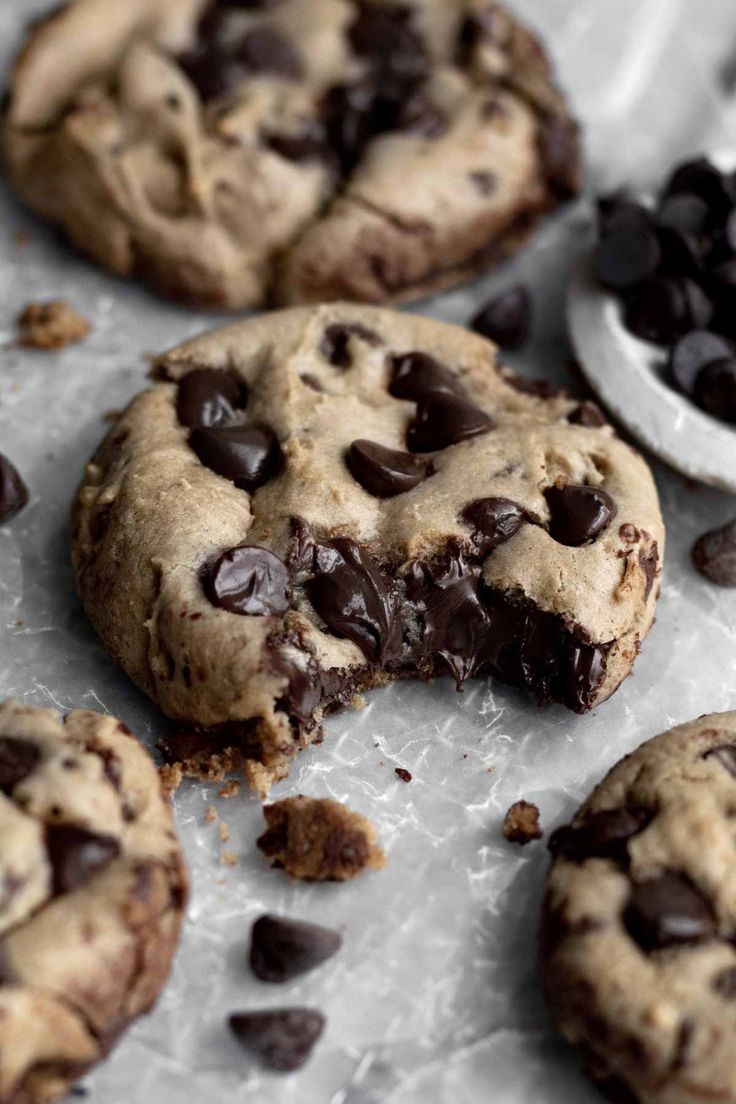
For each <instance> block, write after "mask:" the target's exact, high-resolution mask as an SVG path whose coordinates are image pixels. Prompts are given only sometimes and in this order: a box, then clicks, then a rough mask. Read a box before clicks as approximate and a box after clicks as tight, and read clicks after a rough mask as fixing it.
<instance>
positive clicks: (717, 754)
mask: <svg viewBox="0 0 736 1104" xmlns="http://www.w3.org/2000/svg"><path fill="white" fill-rule="evenodd" d="M703 758H704V759H717V760H718V762H719V763H720V764H721V766H722V767H724V768H725V770H727V771H728V773H729V774H732V775H733V776H734V778H736V746H734V745H733V744H724V745H723V746H722V747H716V748H711V749H710V751H706V753H705V755H704V756H703Z"/></svg>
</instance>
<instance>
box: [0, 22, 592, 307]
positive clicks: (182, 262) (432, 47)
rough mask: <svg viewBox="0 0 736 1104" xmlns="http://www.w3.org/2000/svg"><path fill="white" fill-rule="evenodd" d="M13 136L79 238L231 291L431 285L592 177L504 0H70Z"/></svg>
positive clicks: (6, 131) (43, 192) (375, 291)
mask: <svg viewBox="0 0 736 1104" xmlns="http://www.w3.org/2000/svg"><path fill="white" fill-rule="evenodd" d="M111 9H114V15H111ZM2 143H3V147H4V153H5V163H6V166H7V171H8V173H9V176H10V179H11V181H12V183H13V185H14V187H15V188H16V190H17V191H18V192H19V194H20V195H21V196H22V197H23V199H24V200H25V201H26V202H27V203H28V204H29V205H30V206H31V207H33V208H34V209H35V210H37V211H38V212H39V213H40V214H42V215H43V216H44V217H45V218H48V219H50V220H51V221H53V222H55V223H57V224H59V225H60V226H62V227H63V228H64V229H65V230H66V232H67V234H68V235H69V237H70V238H71V240H72V241H73V242H74V244H75V245H76V246H77V247H78V248H80V249H82V250H83V251H84V252H86V253H87V254H89V255H90V256H92V257H93V258H94V259H95V260H96V261H97V262H99V263H100V264H102V265H104V266H105V267H106V268H109V269H111V270H112V271H113V272H116V273H119V274H121V275H130V276H137V277H138V276H139V277H141V278H143V279H146V280H147V281H149V282H150V283H152V284H154V285H155V286H156V287H158V288H159V289H161V290H162V291H163V292H164V293H165V294H167V295H170V296H173V297H174V298H177V299H182V300H186V301H190V302H194V303H199V304H205V305H216V306H221V307H235V308H237V307H242V306H246V305H257V304H261V303H263V302H265V301H269V300H270V301H278V302H284V303H285V302H294V303H295V302H317V301H323V300H326V299H339V298H348V299H360V300H367V301H371V302H385V301H388V300H395V299H399V298H401V299H405V298H411V297H416V296H418V295H420V294H422V293H423V292H426V291H427V290H429V289H434V288H439V287H446V286H449V285H451V284H453V283H456V282H458V281H459V280H461V279H463V278H465V277H466V276H468V275H470V274H472V273H474V272H477V271H480V270H484V269H487V268H490V267H492V266H493V265H495V264H497V263H499V262H500V261H501V260H503V258H504V257H505V256H508V255H509V254H510V253H513V252H514V251H515V250H516V249H517V248H518V247H519V246H520V245H521V244H523V242H524V241H525V239H526V237H527V236H528V235H529V233H530V231H531V230H532V229H533V227H534V226H535V225H536V223H537V222H538V221H539V219H540V218H542V217H544V216H545V215H546V214H548V213H549V212H550V211H552V210H554V209H555V208H556V207H558V206H559V204H560V203H561V202H563V201H564V200H565V199H567V198H569V197H570V196H571V195H572V194H574V193H575V192H576V191H577V190H578V188H579V153H578V144H577V134H576V128H575V125H574V124H573V122H572V121H571V119H570V117H569V114H568V111H567V107H566V104H565V102H564V100H563V98H562V96H561V95H560V93H559V91H558V90H557V88H556V86H555V83H554V79H553V76H552V74H551V72H550V69H549V66H548V64H547V60H546V57H545V54H544V51H543V49H542V47H541V46H540V44H539V42H538V41H537V40H536V38H535V37H534V36H533V35H532V34H531V33H530V32H529V31H527V30H526V29H525V28H524V27H522V26H521V25H520V24H518V23H517V22H516V21H515V20H514V19H513V18H512V17H511V16H510V15H509V13H508V12H507V11H506V10H505V8H503V7H502V6H501V5H500V4H496V3H491V2H489V0H411V2H403V0H271V2H264V0H260V2H256V0H249V2H246V3H244V2H243V0H124V2H121V3H116V4H112V5H111V4H110V0H72V2H70V3H67V4H65V5H62V6H61V8H58V9H56V10H54V12H53V14H51V15H50V16H49V17H48V18H47V19H45V20H41V21H39V22H38V23H36V24H35V25H34V27H33V29H32V31H31V32H30V35H29V38H28V41H27V42H26V45H25V48H24V50H23V51H22V53H21V54H20V56H19V58H18V61H17V63H16V66H15V69H14V72H13V74H12V78H11V82H10V89H9V96H8V100H7V107H6V110H5V113H4V119H3V123H2Z"/></svg>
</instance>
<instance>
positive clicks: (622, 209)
mask: <svg viewBox="0 0 736 1104" xmlns="http://www.w3.org/2000/svg"><path fill="white" fill-rule="evenodd" d="M597 209H598V229H599V232H600V235H601V237H605V236H606V235H608V234H610V233H613V232H614V231H616V230H619V229H621V227H624V226H627V227H632V226H636V227H644V228H646V229H651V228H653V227H654V220H653V218H652V213H651V211H649V210H648V208H646V207H644V206H643V205H642V204H641V203H636V202H635V201H634V200H632V199H630V198H629V197H628V196H626V195H620V194H614V195H607V196H600V198H599V199H598V203H597Z"/></svg>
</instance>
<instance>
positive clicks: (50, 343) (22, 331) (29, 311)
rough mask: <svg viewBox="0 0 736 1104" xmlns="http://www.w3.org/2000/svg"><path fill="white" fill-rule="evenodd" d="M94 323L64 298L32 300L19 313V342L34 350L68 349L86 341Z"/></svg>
mask: <svg viewBox="0 0 736 1104" xmlns="http://www.w3.org/2000/svg"><path fill="white" fill-rule="evenodd" d="M91 328H92V327H91V325H90V323H89V322H88V321H87V319H86V318H84V316H83V315H81V314H80V313H79V311H77V310H75V309H74V307H72V306H71V305H70V304H69V303H66V302H64V300H63V299H55V300H52V301H51V302H49V303H29V304H28V306H27V307H26V308H25V309H24V310H23V311H22V312H21V314H20V315H19V316H18V344H19V345H25V346H27V347H29V348H33V349H49V350H55V349H65V348H66V346H67V345H73V344H74V343H75V342H77V341H83V340H84V338H85V337H86V336H87V335H88V333H89V332H90V330H91Z"/></svg>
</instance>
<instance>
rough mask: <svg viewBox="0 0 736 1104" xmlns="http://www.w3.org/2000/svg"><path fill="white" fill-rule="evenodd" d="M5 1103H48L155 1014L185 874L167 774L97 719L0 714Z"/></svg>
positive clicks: (20, 711)
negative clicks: (162, 777)
mask: <svg viewBox="0 0 736 1104" xmlns="http://www.w3.org/2000/svg"><path fill="white" fill-rule="evenodd" d="M0 829H1V830H0V882H1V885H0V1099H2V1100H3V1101H8V1102H9V1104H16V1102H17V1104H50V1102H51V1101H54V1100H57V1099H59V1098H60V1097H62V1096H64V1095H65V1094H66V1092H67V1090H68V1089H69V1087H70V1085H71V1084H72V1082H73V1081H75V1080H76V1078H77V1077H79V1076H80V1075H81V1074H82V1073H84V1072H85V1071H86V1070H87V1069H88V1068H89V1067H90V1066H92V1065H93V1064H94V1063H95V1062H97V1061H99V1060H100V1059H101V1058H103V1057H104V1056H105V1055H106V1054H107V1053H108V1052H109V1050H110V1049H111V1047H112V1046H113V1045H114V1043H115V1041H116V1039H117V1038H118V1036H119V1035H120V1034H121V1033H122V1032H123V1031H124V1030H125V1028H126V1027H127V1025H128V1024H129V1023H130V1022H131V1021H132V1020H134V1019H136V1018H137V1017H138V1016H140V1015H141V1014H142V1013H144V1012H146V1011H148V1009H150V1007H151V1006H152V1004H153V1003H154V1001H155V1000H156V997H157V996H158V994H159V991H160V990H161V987H162V986H163V984H164V982H165V980H166V976H167V974H168V972H169V965H170V962H171V958H172V955H173V953H174V949H175V947H176V944H177V940H178V936H179V927H180V924H181V918H182V912H183V909H184V905H185V901H186V873H185V870H184V865H183V860H182V856H181V853H180V851H179V846H178V843H177V839H176V836H175V834H174V830H173V827H172V822H171V814H170V811H169V807H168V804H167V802H166V801H165V799H164V797H163V795H162V792H161V785H160V782H159V778H158V773H157V771H156V768H155V767H154V765H153V763H152V762H151V760H150V759H149V758H148V755H147V754H146V752H145V751H144V749H143V748H142V746H141V745H140V744H139V743H138V742H137V740H135V738H134V737H133V736H132V735H131V734H130V733H129V732H128V730H127V729H126V728H125V726H124V725H122V724H120V723H119V722H118V721H116V720H115V719H114V718H113V717H107V716H103V715H101V714H99V713H92V712H87V711H81V710H79V711H75V712H73V713H69V714H68V715H67V716H66V717H63V718H62V717H61V716H59V714H58V713H56V712H54V711H53V710H50V709H31V708H29V707H27V706H23V705H18V704H15V703H13V702H7V703H5V704H4V705H0Z"/></svg>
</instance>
